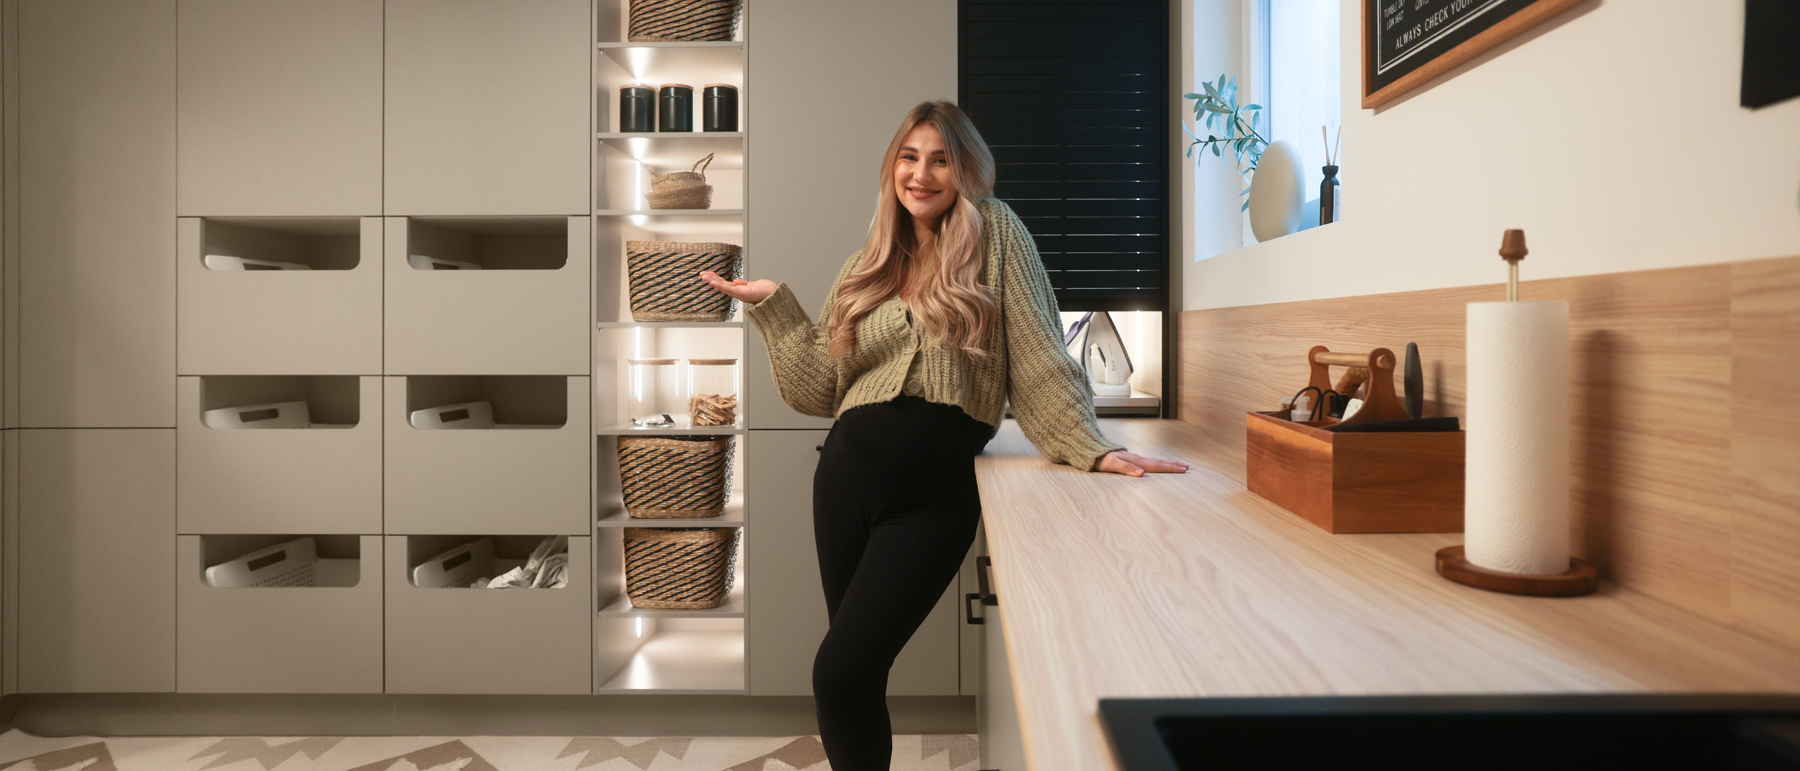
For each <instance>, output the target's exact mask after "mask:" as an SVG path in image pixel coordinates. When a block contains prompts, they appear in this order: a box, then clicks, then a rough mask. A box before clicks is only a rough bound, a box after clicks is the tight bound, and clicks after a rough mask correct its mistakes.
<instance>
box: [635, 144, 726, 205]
mask: <svg viewBox="0 0 1800 771" xmlns="http://www.w3.org/2000/svg"><path fill="white" fill-rule="evenodd" d="M712 160H713V154H712V153H707V154H706V157H705V158H701V159H700V160H697V161H694V166H693V168H692V169H691V170H689V171H671V172H669V173H667V174H658V173H656V172H654V171H653V172H650V192H648V193H645V194H644V200H645V201H646V202H648V203H649V204H650V208H652V209H710V208H712V185H709V184H706V167H708V166H711V165H712Z"/></svg>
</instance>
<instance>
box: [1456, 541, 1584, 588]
mask: <svg viewBox="0 0 1800 771" xmlns="http://www.w3.org/2000/svg"><path fill="white" fill-rule="evenodd" d="M1437 572H1438V575H1441V576H1443V577H1445V578H1448V579H1450V580H1452V581H1455V582H1457V583H1459V584H1465V585H1468V586H1473V587H1475V588H1477V589H1486V590H1488V591H1490V592H1505V593H1507V594H1524V595H1529V596H1533V597H1579V596H1581V595H1584V594H1593V593H1594V590H1595V589H1598V588H1600V569H1599V568H1596V567H1594V566H1593V565H1592V564H1590V563H1587V562H1583V561H1581V560H1578V559H1576V558H1574V557H1570V558H1569V572H1567V573H1558V574H1555V575H1545V576H1532V575H1520V574H1517V573H1502V572H1499V571H1497V570H1488V569H1487V568H1483V567H1477V566H1475V565H1473V564H1471V563H1470V562H1469V558H1468V557H1466V556H1463V547H1462V546H1446V547H1444V548H1442V549H1439V550H1438V553H1437Z"/></svg>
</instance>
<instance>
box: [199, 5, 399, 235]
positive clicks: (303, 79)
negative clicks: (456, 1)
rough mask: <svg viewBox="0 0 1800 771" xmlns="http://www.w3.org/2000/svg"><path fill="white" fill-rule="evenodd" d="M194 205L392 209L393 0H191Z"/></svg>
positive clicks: (206, 209) (206, 210) (309, 211)
mask: <svg viewBox="0 0 1800 771" xmlns="http://www.w3.org/2000/svg"><path fill="white" fill-rule="evenodd" d="M180 10H181V13H180V17H181V21H180V43H179V46H180V69H179V79H178V82H179V86H180V88H179V91H178V94H179V98H178V104H179V108H178V116H179V121H180V124H179V125H180V180H181V182H180V204H179V208H180V211H181V213H182V214H184V215H204V216H225V215H276V214H280V215H291V216H324V215H352V216H354V215H363V214H380V213H381V158H382V148H381V139H382V137H381V113H382V111H381V103H382V95H381V88H382V59H381V57H382V39H381V38H382V2H381V0H302V1H300V2H296V1H295V0H181V6H180Z"/></svg>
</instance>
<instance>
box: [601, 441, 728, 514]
mask: <svg viewBox="0 0 1800 771" xmlns="http://www.w3.org/2000/svg"><path fill="white" fill-rule="evenodd" d="M735 446H736V445H735V444H734V443H733V442H732V441H731V437H730V436H621V437H619V481H620V487H621V488H622V489H623V492H624V498H625V511H626V513H628V514H630V515H631V516H633V517H637V518H638V519H700V518H703V517H716V516H719V515H720V514H723V513H725V499H727V498H729V497H730V496H731V456H732V453H733V450H734V448H735Z"/></svg>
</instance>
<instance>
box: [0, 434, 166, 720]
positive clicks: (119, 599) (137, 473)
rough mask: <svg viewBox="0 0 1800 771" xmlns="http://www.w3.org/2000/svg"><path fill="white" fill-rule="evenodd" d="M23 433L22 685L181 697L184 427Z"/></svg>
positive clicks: (63, 690) (36, 690)
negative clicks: (179, 547)
mask: <svg viewBox="0 0 1800 771" xmlns="http://www.w3.org/2000/svg"><path fill="white" fill-rule="evenodd" d="M21 433H22V434H23V437H22V438H21V441H20V448H19V449H20V453H19V455H20V458H19V479H20V486H19V548H18V555H19V572H18V576H19V579H18V580H19V690H20V691H22V692H25V693H74V692H100V693H123V692H143V691H163V692H166V691H173V690H175V432H174V431H173V430H169V429H156V430H104V429H83V430H44V431H24V432H21Z"/></svg>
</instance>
